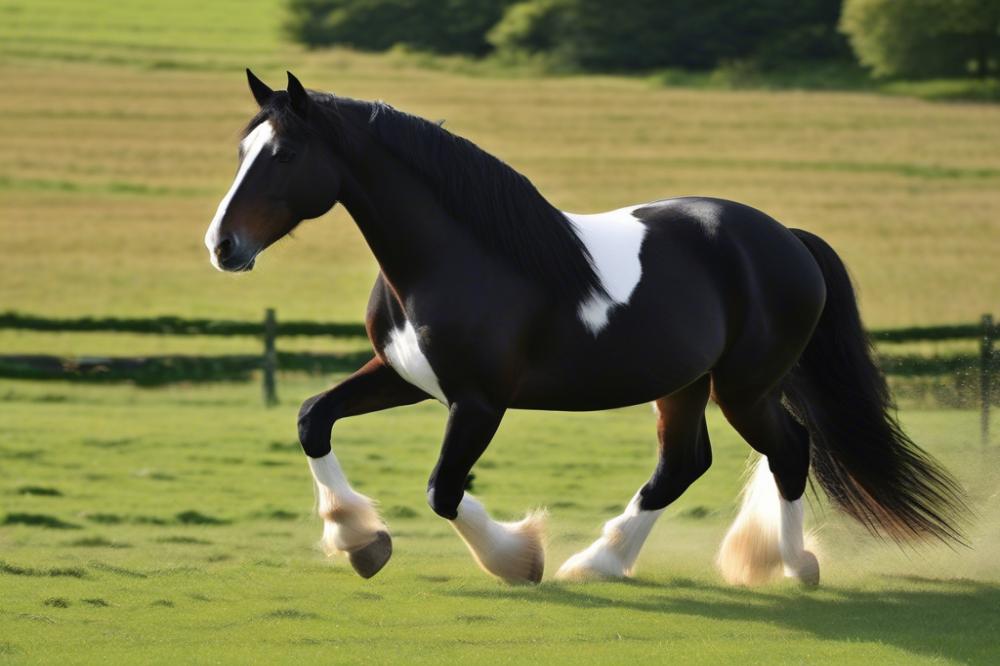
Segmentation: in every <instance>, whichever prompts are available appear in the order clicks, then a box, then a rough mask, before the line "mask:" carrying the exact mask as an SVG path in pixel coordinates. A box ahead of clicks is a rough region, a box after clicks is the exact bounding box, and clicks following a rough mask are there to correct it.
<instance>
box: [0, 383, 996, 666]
mask: <svg viewBox="0 0 1000 666" xmlns="http://www.w3.org/2000/svg"><path fill="white" fill-rule="evenodd" d="M321 386H322V383H321V382H320V381H310V382H304V381H302V380H301V379H296V378H294V377H293V378H284V379H283V382H282V393H283V398H284V402H283V403H282V405H281V406H280V407H278V408H277V409H273V410H261V409H260V408H259V407H258V405H257V403H258V399H259V398H258V395H257V392H256V390H255V387H252V386H217V387H197V388H192V387H174V388H169V389H162V390H155V391H143V390H138V389H132V388H127V387H114V388H89V387H76V386H74V387H70V386H67V385H52V384H34V383H30V382H20V383H8V384H6V385H5V386H4V387H3V388H2V389H0V399H2V401H3V404H2V409H3V413H4V415H5V418H4V419H3V420H2V421H0V504H2V506H3V510H2V511H0V589H2V590H3V594H0V646H2V647H0V650H2V651H3V652H0V654H3V655H4V657H5V658H7V659H13V661H14V662H15V663H17V662H19V661H24V662H36V663H37V662H48V661H52V660H56V659H60V660H62V661H68V662H69V663H93V662H94V661H102V662H111V663H116V662H125V661H131V662H134V661H135V660H137V659H138V660H141V661H144V662H154V663H164V662H177V661H189V660H190V659H191V658H192V657H194V658H195V659H196V660H198V661H248V660H253V661H257V662H261V663H269V662H274V661H298V660H301V659H304V658H309V657H312V658H318V659H321V660H324V661H334V662H336V663H353V662H364V661H389V662H406V663H410V662H431V661H437V662H440V660H442V659H446V660H452V659H454V660H458V659H471V660H472V661H474V662H476V663H495V662H512V661H529V660H530V661H533V662H539V661H544V662H546V663H547V662H550V661H551V662H557V663H568V662H578V661H580V660H583V661H588V662H589V661H597V660H611V661H616V662H618V661H620V662H625V661H631V660H635V659H639V658H645V659H654V660H662V659H667V658H669V660H670V661H671V662H680V661H684V662H687V661H695V662H707V663H719V662H720V661H724V662H731V661H736V660H740V661H742V662H746V663H767V664H772V663H801V662H803V661H807V662H810V663H828V662H832V661H839V662H843V661H854V662H856V661H861V660H872V661H874V662H876V663H907V664H909V663H924V662H926V663H980V664H987V663H991V662H993V663H995V660H996V659H998V658H1000V650H998V648H997V647H996V643H995V641H994V636H995V635H996V632H997V631H998V630H1000V616H998V613H997V608H998V607H1000V575H998V572H997V569H996V567H995V563H994V559H993V554H994V553H995V552H996V547H997V545H998V537H997V534H998V533H1000V532H998V530H997V525H998V520H997V518H998V517H1000V516H997V514H996V509H995V506H994V505H995V502H993V504H991V502H992V500H991V498H993V499H995V497H996V492H997V490H998V486H997V483H996V480H995V476H994V475H992V474H991V473H990V472H989V471H987V470H986V469H984V468H988V469H989V470H992V469H995V466H996V463H997V462H998V461H1000V457H998V455H997V452H998V449H993V450H990V451H986V452H984V451H981V450H980V449H979V448H978V446H977V445H976V444H975V442H976V433H977V426H978V422H977V416H976V414H975V413H973V412H946V411H935V412H911V413H907V414H906V415H905V416H906V419H905V420H906V422H907V424H908V426H909V427H910V428H911V430H912V431H913V432H914V433H915V435H916V436H917V437H918V438H919V439H920V440H921V441H922V442H923V443H925V445H926V446H927V447H928V448H930V450H932V451H933V452H934V453H935V454H936V455H939V456H940V457H941V458H942V459H944V460H945V461H946V462H947V463H948V464H949V465H950V466H951V467H952V468H953V469H955V470H957V471H958V472H959V474H960V476H961V477H962V480H963V481H964V482H965V483H966V485H967V486H968V487H969V489H970V492H971V494H972V497H973V500H974V502H975V504H976V506H977V507H979V508H980V509H981V510H982V511H983V512H984V515H983V516H982V517H981V518H980V521H979V522H978V523H977V524H976V526H975V527H974V528H973V530H972V535H973V545H974V548H973V549H972V550H964V549H963V550H960V551H957V552H954V551H950V550H948V549H945V548H932V549H925V550H922V551H920V552H919V553H917V554H914V553H911V554H909V555H906V554H903V553H900V552H899V551H898V550H896V549H895V548H894V547H890V546H885V545H879V544H878V543H876V542H874V541H873V540H871V539H870V538H868V537H867V536H865V535H864V534H862V533H861V532H860V531H859V530H858V529H857V528H856V527H854V526H851V525H846V524H845V523H844V522H843V521H842V520H841V518H840V517H839V516H837V515H836V514H833V513H831V512H830V511H829V510H828V509H826V508H824V507H823V505H822V504H820V505H817V506H815V507H814V509H815V513H816V515H814V516H812V517H811V518H810V519H809V522H810V524H811V525H812V526H815V527H818V528H819V530H820V540H821V544H822V546H823V552H824V553H825V554H824V556H823V567H824V568H823V578H824V581H823V585H822V587H821V588H820V589H819V590H817V591H805V590H802V589H799V588H798V587H797V586H795V585H793V584H791V583H786V582H776V583H774V584H773V585H769V586H767V587H764V588H762V589H758V590H753V591H748V590H740V589H733V588H729V587H727V586H725V585H724V584H723V583H722V582H721V581H720V579H719V578H718V576H717V575H716V573H715V572H714V570H713V568H712V564H711V559H712V556H713V553H714V550H715V548H716V547H717V545H718V543H719V541H720V540H721V537H722V534H723V532H724V530H725V528H726V526H727V524H728V521H729V520H730V519H731V516H732V512H733V509H734V502H735V496H736V493H737V490H738V488H739V485H740V480H739V477H740V474H741V471H742V469H743V466H744V463H745V460H746V457H747V448H746V446H745V445H744V444H743V443H742V442H740V441H739V440H738V439H737V438H736V436H735V435H734V434H733V432H732V431H731V430H730V429H729V428H728V426H726V425H725V423H724V422H723V420H722V419H721V417H720V416H719V414H718V413H716V412H714V411H712V412H710V415H709V417H710V420H709V424H710V425H709V427H710V433H711V438H712V440H713V445H714V452H715V464H714V466H713V468H712V470H711V471H710V472H709V474H708V475H707V476H706V477H704V478H703V479H702V480H701V481H699V482H698V483H697V484H695V485H694V486H693V487H692V488H691V489H690V490H689V492H688V493H687V494H686V495H685V496H684V497H683V498H682V499H681V500H679V501H678V502H677V503H675V504H674V505H672V506H671V507H670V508H669V509H668V510H667V512H666V514H665V517H664V518H663V519H662V520H661V522H660V524H659V525H658V527H657V528H656V529H655V530H654V532H653V535H652V537H651V539H650V542H649V544H648V546H647V548H646V549H645V551H644V554H643V556H642V557H641V559H640V563H639V572H638V575H637V577H636V579H635V580H633V581H630V582H621V583H595V584H561V583H557V582H554V581H552V580H551V574H552V572H553V571H554V570H555V568H556V567H558V565H559V564H560V563H561V561H562V560H563V559H565V558H566V557H567V556H568V555H570V554H571V553H572V552H574V551H575V550H577V549H579V548H581V547H583V546H584V545H586V544H587V543H589V542H590V541H591V540H592V539H594V538H596V535H597V533H598V530H599V527H600V525H601V523H602V522H603V521H604V520H606V519H608V518H610V517H611V516H613V515H615V514H616V513H617V512H618V511H620V510H621V508H622V506H623V504H624V503H625V501H627V499H628V498H629V497H630V496H631V494H632V493H633V492H634V490H635V488H636V487H637V486H638V485H640V484H641V483H642V481H643V480H644V479H645V478H646V476H647V474H648V473H649V472H650V471H651V469H652V465H653V462H654V442H655V435H654V426H653V419H652V417H651V415H650V413H649V409H648V407H647V406H640V407H636V408H631V409H626V410H617V411H612V412H604V413H596V414H578V415H569V414H546V413H525V412H516V413H511V414H509V415H508V418H507V420H506V421H505V422H504V424H503V427H502V429H501V431H500V434H499V435H498V437H497V439H496V441H495V443H494V445H493V446H492V447H491V448H490V450H489V451H488V452H487V453H486V455H485V457H484V458H483V460H482V461H481V462H480V464H479V465H478V466H477V468H476V480H475V492H476V493H477V495H478V496H480V497H481V498H482V499H483V501H484V502H485V503H486V504H487V506H488V507H489V508H490V509H491V511H493V512H494V514H495V515H497V516H499V517H501V518H508V519H509V518H516V517H518V516H519V515H521V513H522V512H523V511H524V510H526V509H528V508H531V507H535V506H542V505H545V506H548V507H549V508H550V511H551V517H550V523H549V547H548V566H547V571H548V574H547V577H546V580H545V581H544V582H543V583H542V585H541V586H539V587H537V588H510V587H505V586H503V585H501V584H500V583H497V582H494V581H493V580H491V579H489V578H487V577H486V576H485V575H484V574H482V573H481V572H480V571H479V570H478V569H477V568H476V566H475V565H474V564H473V562H472V559H471V557H470V556H469V555H468V553H467V552H466V550H465V547H464V546H463V544H462V543H461V542H460V541H459V539H458V537H457V536H456V535H455V534H454V533H453V532H452V531H451V529H450V528H449V526H448V525H447V523H446V521H443V520H441V519H439V518H437V517H436V516H434V515H433V513H432V512H431V511H430V509H429V508H428V507H427V506H426V505H425V503H424V499H423V498H424V492H423V490H424V483H425V479H426V476H427V474H428V473H429V471H430V468H431V466H432V464H433V461H434V460H435V457H436V450H437V446H438V441H439V438H440V433H441V431H442V428H443V424H444V420H445V411H444V410H443V408H441V407H440V406H439V405H436V404H432V403H424V404H421V405H417V406H414V407H410V408H405V409H400V410H393V411H389V412H384V413H381V414H374V415H370V416H366V417H362V418H357V419H349V420H346V421H344V422H342V423H341V424H339V425H338V426H337V430H336V433H335V438H334V441H335V447H336V450H337V453H338V456H339V457H340V459H341V460H342V463H343V465H344V467H345V469H346V471H347V473H348V475H349V477H350V478H351V480H352V482H353V483H354V484H355V485H356V486H357V487H358V488H359V489H360V490H362V491H363V492H365V493H367V494H370V495H371V496H373V497H375V498H377V499H378V500H379V501H380V502H381V507H382V510H383V512H384V513H385V515H386V516H387V517H388V522H389V525H390V527H391V530H392V532H393V535H394V540H395V549H396V552H395V554H394V556H393V559H392V560H391V562H390V563H389V565H388V566H387V568H386V569H385V570H384V571H383V572H382V573H380V574H379V575H378V576H377V577H375V578H374V579H372V580H370V581H363V580H361V579H359V578H357V577H356V576H355V575H354V574H353V572H352V571H351V570H350V568H349V567H348V565H347V563H346V562H345V561H344V560H342V559H334V560H327V559H326V558H325V557H324V556H323V555H321V554H320V553H319V552H318V550H317V549H316V547H315V543H316V541H317V539H318V537H319V532H320V527H321V525H320V521H319V519H318V518H316V517H315V516H313V515H312V514H311V511H310V508H311V505H312V490H311V486H310V481H309V473H308V470H307V467H306V465H305V461H304V458H303V456H302V454H301V453H300V452H299V450H298V447H297V445H296V443H295V439H294V417H295V409H296V405H297V404H298V401H299V400H300V399H302V398H303V397H304V396H306V395H307V394H309V393H312V392H315V391H317V390H319V389H320V388H321ZM26 488H27V489H34V490H33V491H29V492H26V491H25V489H26ZM39 489H40V490H39ZM12 517H13V518H12Z"/></svg>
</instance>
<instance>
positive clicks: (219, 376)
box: [0, 309, 1000, 444]
mask: <svg viewBox="0 0 1000 666" xmlns="http://www.w3.org/2000/svg"><path fill="white" fill-rule="evenodd" d="M0 329H19V330H30V331H49V332H70V331H77V332H113V333H132V334H144V335H176V336H253V337H257V338H259V339H260V340H262V342H263V355H262V356H252V355H227V356H214V357H212V356H163V357H143V358H122V357H100V358H80V359H62V358H58V357H52V356H43V355H31V356H27V355H0V377H7V378H24V379H48V378H74V379H82V380H84V381H122V380H133V381H136V382H137V383H140V384H156V383H165V382H168V381H177V380H179V379H183V380H187V381H218V380H227V379H228V380H234V379H235V380H246V379H248V378H249V377H250V376H251V375H252V373H253V372H254V371H256V370H260V371H261V375H262V390H263V397H264V403H265V404H267V405H274V404H277V402H278V395H277V372H278V370H279V369H282V370H304V369H312V370H319V371H325V372H337V371H341V372H342V371H349V370H353V369H354V368H355V367H357V366H360V365H361V363H363V362H364V361H365V360H366V359H367V354H356V353H354V354H352V353H348V354H310V353H305V352H298V353H287V352H286V353H282V352H279V351H278V344H277V341H278V338H279V337H283V338H284V337H293V336H309V337H347V338H359V337H364V336H365V335H366V333H365V327H364V325H363V324H356V323H341V322H327V323H323V322H313V321H287V322H281V321H279V320H278V318H277V315H276V313H275V311H274V310H273V309H268V310H266V311H265V313H264V317H263V319H262V320H261V321H259V322H252V321H227V320H209V319H183V318H180V317H153V318H92V317H82V318H74V319H63V318H51V317H37V316H32V315H24V314H18V313H12V312H8V313H5V314H0ZM870 335H871V338H872V339H873V340H874V341H875V342H878V343H882V344H901V343H915V342H941V341H951V340H978V342H979V353H978V355H977V356H976V357H972V356H967V355H953V356H949V357H927V356H918V355H910V356H906V355H896V356H892V355H886V356H883V367H884V369H885V371H886V373H887V374H890V375H903V376H917V375H924V376H927V375H931V376H934V375H942V374H948V373H954V372H957V371H959V370H961V369H965V368H969V367H972V366H975V365H978V371H979V373H978V374H979V404H980V434H981V437H982V442H983V444H986V443H988V442H989V437H990V406H991V403H992V400H993V386H992V384H993V375H994V374H995V373H996V361H995V357H994V350H993V346H994V341H995V340H996V339H997V338H998V337H1000V326H998V325H997V324H995V323H994V321H993V317H992V316H991V315H983V316H982V318H981V319H980V321H979V322H977V323H973V324H957V325H947V326H921V327H908V328H896V329H886V330H875V331H871V332H870Z"/></svg>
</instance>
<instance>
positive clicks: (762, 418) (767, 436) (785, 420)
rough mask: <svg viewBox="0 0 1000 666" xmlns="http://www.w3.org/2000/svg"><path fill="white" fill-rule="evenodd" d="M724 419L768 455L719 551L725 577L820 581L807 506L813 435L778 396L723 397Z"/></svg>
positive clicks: (749, 581) (744, 581) (739, 582)
mask: <svg viewBox="0 0 1000 666" xmlns="http://www.w3.org/2000/svg"><path fill="white" fill-rule="evenodd" d="M719 404H720V406H721V407H722V411H723V413H724V414H725V415H726V418H727V419H728V420H729V422H730V423H731V424H732V425H733V427H734V428H736V430H737V431H738V432H739V433H740V435H742V436H743V438H744V439H745V440H746V441H747V443H748V444H750V446H752V447H753V448H754V449H756V450H757V451H759V452H760V453H762V454H764V457H762V458H761V459H760V460H759V461H758V462H757V464H756V468H755V470H754V472H753V475H752V477H751V479H750V481H749V483H748V484H747V487H746V488H745V489H744V492H743V502H742V506H741V508H740V512H739V515H738V516H737V517H736V521H735V522H734V523H733V525H732V527H731V528H730V529H729V532H728V533H727V534H726V538H725V540H724V541H723V542H722V547H721V549H720V550H719V557H718V561H717V562H718V565H719V569H720V571H721V572H722V575H723V577H724V578H725V579H726V580H727V581H728V582H730V583H733V584H737V585H754V584H757V583H762V582H765V581H767V580H768V579H770V578H771V577H772V576H773V575H774V574H775V573H776V572H777V570H778V569H779V568H780V567H781V565H784V572H785V575H786V576H788V577H790V578H797V579H798V580H800V581H801V582H803V583H805V584H807V585H816V584H817V583H819V562H818V561H817V560H816V556H815V555H814V554H813V553H811V552H810V551H808V550H806V548H805V539H804V536H803V527H802V522H803V513H804V510H803V504H802V495H803V493H804V492H805V486H806V478H807V475H808V473H809V434H808V432H807V431H806V429H805V428H804V427H802V425H801V424H799V423H798V422H797V421H796V420H795V419H794V418H792V416H791V414H789V413H788V411H787V410H785V408H784V407H783V406H782V405H781V400H780V397H779V396H778V394H777V393H772V394H769V395H767V396H765V397H763V398H761V399H758V400H755V401H743V402H741V401H731V402H727V401H726V400H725V398H724V397H721V398H720V401H719Z"/></svg>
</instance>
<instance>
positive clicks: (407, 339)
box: [385, 321, 448, 404]
mask: <svg viewBox="0 0 1000 666" xmlns="http://www.w3.org/2000/svg"><path fill="white" fill-rule="evenodd" d="M385 356H386V359H387V360H388V361H389V365H390V367H392V369H393V370H395V371H396V372H397V373H398V374H399V376H400V377H402V378H403V379H405V380H406V381H408V382H409V383H411V384H413V385H414V386H416V387H417V388H419V389H422V390H423V391H425V392H427V393H429V394H430V395H432V396H434V397H435V398H437V399H438V400H440V401H441V402H442V403H444V404H448V399H447V398H446V397H445V395H444V391H442V390H441V384H440V383H439V382H438V378H437V375H435V374H434V369H433V368H431V364H430V361H428V360H427V357H426V356H425V355H424V353H423V351H421V349H420V340H419V338H418V336H417V331H416V329H415V328H413V324H412V323H410V322H409V321H407V322H406V325H405V326H404V327H403V328H401V329H399V328H397V329H395V330H393V331H392V333H390V335H389V343H388V344H387V345H386V346H385Z"/></svg>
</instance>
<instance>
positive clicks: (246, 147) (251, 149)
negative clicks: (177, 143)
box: [205, 120, 274, 270]
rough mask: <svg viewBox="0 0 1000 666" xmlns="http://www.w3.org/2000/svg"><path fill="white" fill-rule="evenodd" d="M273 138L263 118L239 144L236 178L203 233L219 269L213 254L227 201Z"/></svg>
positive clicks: (270, 126)
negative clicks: (239, 157)
mask: <svg viewBox="0 0 1000 666" xmlns="http://www.w3.org/2000/svg"><path fill="white" fill-rule="evenodd" d="M273 138H274V126H273V125H271V121H270V120H265V121H264V122H262V123H261V124H260V125H257V127H255V128H254V129H253V131H252V132H250V134H248V135H247V137H246V138H245V139H243V141H242V142H241V143H240V146H241V147H242V148H243V161H242V162H241V163H240V168H239V170H238V171H237V172H236V178H235V179H234V180H233V184H232V185H231V186H230V187H229V191H228V192H226V196H224V197H222V201H220V202H219V207H218V208H217V209H216V211H215V217H214V218H212V223H211V224H210V225H209V226H208V231H207V232H206V233H205V246H206V247H208V254H209V258H210V260H211V262H212V265H213V266H215V267H216V268H218V269H219V270H222V268H221V267H220V266H219V263H218V260H217V259H216V256H215V247H216V246H217V245H218V244H219V226H220V225H221V224H222V219H223V218H224V217H225V216H226V211H227V210H228V209H229V202H230V201H232V199H233V196H235V194H236V192H237V190H239V189H240V184H242V183H243V179H244V178H245V177H246V175H247V172H248V171H249V170H250V167H251V166H253V163H254V161H255V160H256V159H257V156H258V155H260V153H261V151H262V150H264V146H266V145H267V144H268V143H269V142H270V141H271V139H273Z"/></svg>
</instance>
